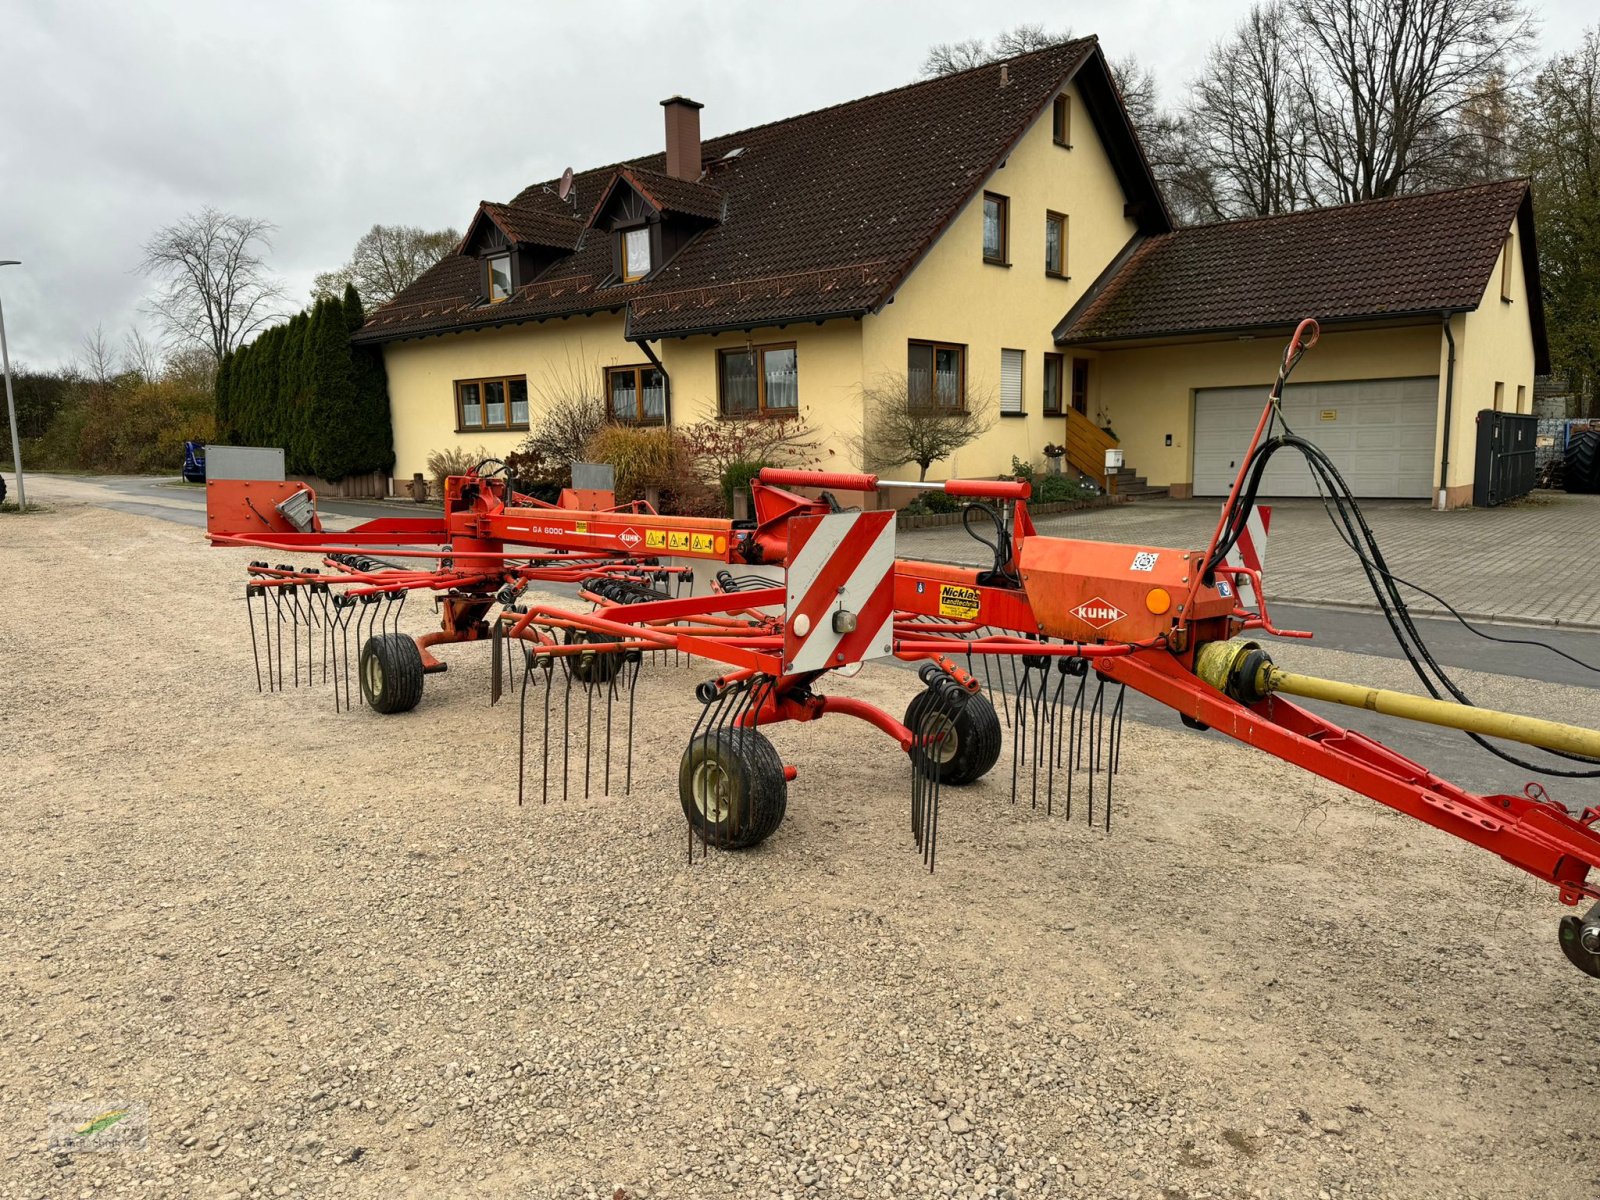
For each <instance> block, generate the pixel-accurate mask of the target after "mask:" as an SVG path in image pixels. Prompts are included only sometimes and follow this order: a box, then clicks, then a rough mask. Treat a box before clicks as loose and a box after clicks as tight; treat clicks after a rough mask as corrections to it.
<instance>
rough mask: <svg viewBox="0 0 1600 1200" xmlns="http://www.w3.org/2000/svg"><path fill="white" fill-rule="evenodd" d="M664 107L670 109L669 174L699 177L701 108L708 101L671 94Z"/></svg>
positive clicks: (668, 133) (668, 111)
mask: <svg viewBox="0 0 1600 1200" xmlns="http://www.w3.org/2000/svg"><path fill="white" fill-rule="evenodd" d="M661 107H662V108H664V109H666V110H667V174H668V175H671V176H673V177H674V178H677V179H689V180H695V179H699V178H700V110H701V109H702V108H704V107H705V105H704V104H700V103H698V102H697V101H694V100H690V99H689V98H688V97H687V96H670V97H668V98H667V99H665V100H663V101H662V102H661Z"/></svg>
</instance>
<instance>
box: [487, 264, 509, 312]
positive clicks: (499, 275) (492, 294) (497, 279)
mask: <svg viewBox="0 0 1600 1200" xmlns="http://www.w3.org/2000/svg"><path fill="white" fill-rule="evenodd" d="M484 261H485V264H486V265H487V268H488V271H489V287H488V293H489V303H490V304H498V303H500V301H502V300H504V299H506V298H507V297H509V296H510V295H511V255H509V254H496V255H495V256H494V257H493V258H489V259H485V260H484Z"/></svg>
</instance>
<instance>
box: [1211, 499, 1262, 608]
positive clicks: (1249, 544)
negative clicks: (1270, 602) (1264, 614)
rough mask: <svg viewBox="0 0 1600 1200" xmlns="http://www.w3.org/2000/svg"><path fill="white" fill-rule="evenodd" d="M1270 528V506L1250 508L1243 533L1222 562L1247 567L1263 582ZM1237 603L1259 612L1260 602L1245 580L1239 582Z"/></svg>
mask: <svg viewBox="0 0 1600 1200" xmlns="http://www.w3.org/2000/svg"><path fill="white" fill-rule="evenodd" d="M1271 526H1272V506H1271V505H1267V504H1257V505H1254V506H1252V507H1251V509H1250V515H1249V516H1248V517H1246V518H1245V522H1244V532H1242V533H1241V534H1239V540H1238V541H1237V542H1235V543H1234V544H1233V549H1231V550H1229V551H1228V553H1227V554H1226V555H1224V556H1223V560H1222V561H1223V562H1224V563H1226V564H1227V565H1228V566H1230V567H1249V568H1250V569H1251V570H1252V571H1258V572H1261V573H1262V579H1263V581H1264V580H1265V578H1266V575H1265V568H1266V565H1267V530H1268V529H1269V528H1271ZM1239 603H1240V604H1241V605H1242V606H1243V607H1245V608H1249V609H1257V610H1259V609H1260V607H1261V604H1260V601H1259V600H1258V599H1257V598H1256V594H1255V588H1254V587H1252V586H1251V584H1250V582H1249V581H1248V580H1246V579H1240V580H1239Z"/></svg>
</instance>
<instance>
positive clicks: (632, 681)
mask: <svg viewBox="0 0 1600 1200" xmlns="http://www.w3.org/2000/svg"><path fill="white" fill-rule="evenodd" d="M634 653H635V654H638V657H637V658H635V659H634V660H633V664H632V666H633V672H632V673H631V674H630V675H629V676H628V773H627V776H626V778H625V779H624V782H623V784H622V794H623V795H624V796H628V795H631V794H632V793H633V699H634V694H635V693H636V692H637V690H638V687H639V669H640V668H641V667H642V666H643V665H644V655H643V654H639V652H638V651H635V652H634Z"/></svg>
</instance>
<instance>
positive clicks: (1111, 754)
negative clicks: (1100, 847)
mask: <svg viewBox="0 0 1600 1200" xmlns="http://www.w3.org/2000/svg"><path fill="white" fill-rule="evenodd" d="M1127 690H1128V689H1127V685H1126V684H1124V685H1122V686H1120V687H1118V689H1117V702H1116V703H1115V704H1114V705H1112V708H1111V731H1110V742H1109V744H1108V746H1107V749H1106V832H1107V833H1110V832H1111V779H1112V777H1113V776H1114V775H1115V774H1116V773H1117V759H1118V758H1120V757H1121V755H1122V700H1123V697H1124V695H1125V694H1126V692H1127Z"/></svg>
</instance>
